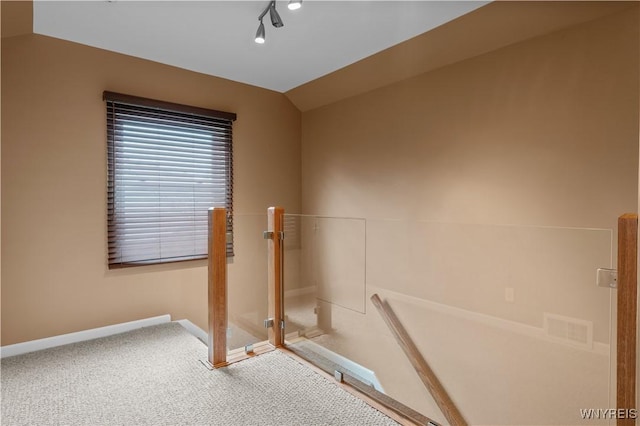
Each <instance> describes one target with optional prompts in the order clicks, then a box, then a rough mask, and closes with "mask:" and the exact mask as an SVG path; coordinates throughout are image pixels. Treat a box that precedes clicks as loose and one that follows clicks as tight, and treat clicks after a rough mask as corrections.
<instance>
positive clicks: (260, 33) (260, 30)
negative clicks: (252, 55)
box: [255, 20, 264, 44]
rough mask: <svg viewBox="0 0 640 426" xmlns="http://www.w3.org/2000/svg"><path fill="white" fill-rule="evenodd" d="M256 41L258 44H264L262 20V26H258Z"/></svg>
mask: <svg viewBox="0 0 640 426" xmlns="http://www.w3.org/2000/svg"><path fill="white" fill-rule="evenodd" d="M255 41H256V43H258V44H264V24H263V23H262V20H260V25H258V31H256V38H255Z"/></svg>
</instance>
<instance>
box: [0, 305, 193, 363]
mask: <svg viewBox="0 0 640 426" xmlns="http://www.w3.org/2000/svg"><path fill="white" fill-rule="evenodd" d="M167 322H171V315H168V314H167V315H160V316H157V317H152V318H145V319H141V320H137V321H130V322H123V323H121V324H114V325H107V326H105V327H98V328H92V329H90V330H83V331H77V332H75V333H68V334H61V335H59V336H52V337H46V338H44V339H38V340H31V341H29V342H23V343H16V344H14V345H6V346H2V347H0V358H7V357H10V356H15V355H22V354H26V353H29V352H35V351H40V350H43V349H49V348H54V347H56V346H62V345H68V344H70V343H78V342H83V341H85V340H92V339H98V338H100V337H107V336H112V335H114V334H119V333H125V332H127V331H131V330H135V329H138V328H142V327H149V326H152V325H158V324H163V323H167ZM194 327H195V326H194Z"/></svg>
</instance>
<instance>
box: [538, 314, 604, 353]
mask: <svg viewBox="0 0 640 426" xmlns="http://www.w3.org/2000/svg"><path fill="white" fill-rule="evenodd" d="M544 330H545V332H546V333H547V335H548V336H549V337H551V338H553V340H556V341H562V342H564V343H568V344H570V345H574V346H580V347H583V348H588V349H591V348H593V322H592V321H585V320H581V319H577V318H571V317H565V316H562V315H555V314H549V313H547V312H545V313H544Z"/></svg>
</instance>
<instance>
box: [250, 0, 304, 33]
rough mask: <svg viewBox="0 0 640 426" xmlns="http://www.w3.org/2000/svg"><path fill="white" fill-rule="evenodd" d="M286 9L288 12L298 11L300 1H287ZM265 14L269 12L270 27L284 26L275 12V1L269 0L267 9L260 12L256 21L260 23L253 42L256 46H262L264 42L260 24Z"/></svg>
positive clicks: (262, 29)
mask: <svg viewBox="0 0 640 426" xmlns="http://www.w3.org/2000/svg"><path fill="white" fill-rule="evenodd" d="M287 7H288V8H289V10H296V9H300V7H302V0H291V1H289V4H288V5H287ZM267 12H269V17H270V18H271V25H273V26H274V27H275V28H280V27H283V26H284V22H282V18H281V17H280V14H279V13H278V11H277V10H276V0H271V1H270V2H269V4H268V5H267V7H266V8H265V9H264V10H263V11H262V13H261V14H260V16H258V21H260V25H258V31H256V38H255V42H256V43H258V44H264V42H265V40H266V36H265V30H264V23H263V22H262V19H263V18H264V16H265V15H266V14H267Z"/></svg>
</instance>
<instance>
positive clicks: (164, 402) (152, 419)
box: [0, 323, 397, 426]
mask: <svg viewBox="0 0 640 426" xmlns="http://www.w3.org/2000/svg"><path fill="white" fill-rule="evenodd" d="M206 358H207V348H206V346H205V345H204V344H203V343H202V342H200V341H199V340H198V339H196V338H195V337H193V336H192V335H191V334H189V333H188V332H187V331H186V330H185V329H184V328H183V327H182V326H180V325H179V324H175V323H169V324H163V325H159V326H153V327H146V328H143V329H139V330H135V331H132V332H128V333H123V334H119V335H115V336H110V337H106V338H101V339H96V340H91V341H88V342H82V343H76V344H72V345H66V346H61V347H57V348H52V349H47V350H44V351H39V352H33V353H29V354H24V355H19V356H15V357H10V358H5V359H3V360H2V364H1V370H0V373H1V377H0V384H1V398H2V399H1V401H0V402H1V406H0V408H1V412H0V420H1V423H2V425H3V426H7V425H397V423H396V422H395V421H393V420H392V419H390V418H389V417H387V416H385V415H384V414H382V413H381V412H379V411H377V410H376V409H374V408H372V407H370V406H369V405H367V404H365V403H364V402H363V401H361V400H360V399H358V398H356V397H355V396H353V395H351V394H350V393H348V392H346V391H344V390H343V389H341V388H340V387H339V386H338V385H337V384H336V383H335V382H333V381H331V380H330V379H327V378H326V377H324V376H322V375H320V374H318V373H317V372H316V371H314V370H313V369H311V368H309V367H307V366H305V365H303V364H301V363H299V362H298V361H296V360H294V359H292V358H291V357H289V356H287V355H286V354H283V353H281V352H279V351H273V352H270V353H267V354H264V355H260V356H257V357H254V358H250V359H247V360H245V361H242V362H239V363H236V364H232V365H231V366H229V367H226V368H221V369H217V370H213V371H211V370H209V369H207V368H206V367H205V366H204V365H203V364H202V363H201V362H200V361H201V360H206Z"/></svg>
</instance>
